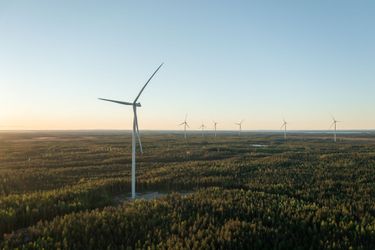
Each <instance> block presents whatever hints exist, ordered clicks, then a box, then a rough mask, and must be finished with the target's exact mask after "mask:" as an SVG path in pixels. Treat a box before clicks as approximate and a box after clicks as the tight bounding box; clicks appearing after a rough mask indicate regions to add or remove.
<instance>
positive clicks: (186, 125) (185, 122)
mask: <svg viewBox="0 0 375 250" xmlns="http://www.w3.org/2000/svg"><path fill="white" fill-rule="evenodd" d="M186 119H187V114H186V115H185V121H184V122H182V123H180V126H181V125H184V133H185V140H186V127H188V128H190V127H189V124H188V123H187V121H186Z"/></svg>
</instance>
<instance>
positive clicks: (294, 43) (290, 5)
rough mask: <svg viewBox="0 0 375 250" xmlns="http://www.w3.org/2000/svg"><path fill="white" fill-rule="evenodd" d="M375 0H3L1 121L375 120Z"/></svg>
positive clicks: (312, 123) (355, 126)
mask: <svg viewBox="0 0 375 250" xmlns="http://www.w3.org/2000/svg"><path fill="white" fill-rule="evenodd" d="M374 9H375V2H373V1H361V2H358V1H338V0H335V1H329V2H327V1H323V0H320V1H313V2H311V1H310V2H307V1H303V2H301V1H297V0H294V1H291V0H290V1H283V2H278V1H251V2H247V1H238V2H236V3H233V2H227V3H219V2H216V1H215V2H213V1H205V2H201V1H189V2H183V3H182V2H179V3H177V2H174V1H171V0H169V1H163V2H153V1H143V2H136V3H135V2H130V1H129V2H128V1H111V2H100V1H93V2H86V1H72V0H70V1H63V2H56V1H47V0H42V1H37V2H34V1H26V0H21V1H17V2H14V1H2V2H0V33H1V34H2V35H1V39H0V54H1V59H2V60H0V72H1V74H0V130H97V129H100V130H113V129H115V130H128V129H130V128H131V124H132V110H131V108H130V107H127V106H122V105H116V104H113V103H106V102H101V101H99V100H98V99H97V98H99V97H102V98H110V99H117V100H122V101H132V100H133V99H134V98H135V96H136V95H137V94H138V92H139V90H140V88H141V87H142V85H143V84H144V83H145V81H146V80H147V78H148V77H149V76H150V74H151V73H152V72H153V71H154V70H155V68H156V67H157V66H158V65H159V64H160V63H161V62H164V63H165V65H164V66H163V68H161V70H160V71H159V72H158V74H157V75H156V76H155V77H154V79H153V80H152V82H151V83H150V84H149V86H148V87H147V88H146V90H145V91H144V93H143V94H142V96H141V98H140V100H139V101H140V102H141V103H142V107H141V108H140V109H138V110H139V122H140V129H141V130H155V131H159V130H179V129H182V127H179V126H178V124H179V123H181V122H183V120H184V117H185V114H186V113H188V123H189V125H190V127H191V130H198V127H199V125H200V124H201V123H202V121H203V122H204V123H205V124H206V126H208V127H211V126H212V120H215V121H218V122H219V124H218V129H219V130H233V131H235V130H236V129H237V127H236V125H234V123H235V122H238V121H239V120H241V119H244V120H245V122H244V124H243V129H244V130H248V131H254V130H273V131H277V130H279V128H280V126H281V125H282V119H283V117H284V118H285V119H286V120H287V121H288V122H289V124H288V129H290V130H328V129H329V126H330V124H331V114H333V115H334V116H335V118H336V119H337V120H339V121H343V122H341V123H339V124H338V130H370V129H373V128H375V114H374V111H373V107H374V106H375V98H373V93H375V84H374V79H375V71H374V70H373V69H374V66H375V60H374V58H375V57H374V56H375V47H374V44H375V33H374V32H373V27H374V25H375V16H374V15H373V11H374Z"/></svg>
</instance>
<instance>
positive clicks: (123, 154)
mask: <svg viewBox="0 0 375 250" xmlns="http://www.w3.org/2000/svg"><path fill="white" fill-rule="evenodd" d="M1 140H2V141H1V143H0V235H2V236H0V241H2V242H1V243H0V246H2V248H5V249H13V248H21V249H41V248H44V249H54V248H58V249H127V248H129V247H130V248H143V249H155V248H170V249H198V248H205V249H249V248H250V249H253V248H255V249H322V248H325V249H350V248H353V249H374V248H375V221H374V220H375V144H374V143H373V140H374V137H373V136H372V135H366V137H364V136H362V135H347V136H346V137H345V140H343V141H340V142H339V143H337V144H334V143H332V142H331V140H329V139H328V138H326V137H325V135H311V136H309V137H308V138H305V137H304V136H303V135H291V136H290V139H289V141H288V142H287V143H284V142H282V141H281V140H279V139H278V136H277V135H267V134H248V135H246V134H244V136H243V137H242V138H238V137H232V136H230V135H228V136H220V137H218V138H217V139H214V138H211V137H206V138H203V139H202V138H201V137H198V136H194V137H191V138H189V143H186V142H185V141H184V140H183V138H182V137H180V136H178V135H170V134H160V135H158V134H146V135H145V136H144V140H143V142H144V146H145V154H144V155H143V156H138V159H137V161H138V165H137V191H138V192H146V191H159V192H166V193H169V192H182V193H185V192H192V193H191V194H189V195H187V196H181V195H178V194H173V195H169V196H167V197H164V198H161V199H157V200H153V201H135V202H125V203H124V200H122V198H119V197H121V196H119V195H120V194H126V193H128V192H129V191H130V163H131V156H130V152H131V150H130V137H129V136H119V135H116V134H109V133H103V134H95V133H83V132H80V133H71V134H69V133H57V132H56V133H54V134H34V133H24V134H13V133H8V134H1ZM127 142H129V143H127ZM254 144H255V145H258V144H262V145H265V146H263V147H258V146H254ZM194 190H199V191H197V192H194ZM125 201H126V200H125ZM119 203H120V204H119Z"/></svg>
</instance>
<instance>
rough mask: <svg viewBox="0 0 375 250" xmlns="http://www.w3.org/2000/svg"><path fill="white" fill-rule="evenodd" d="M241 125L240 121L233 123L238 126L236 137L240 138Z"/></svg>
mask: <svg viewBox="0 0 375 250" xmlns="http://www.w3.org/2000/svg"><path fill="white" fill-rule="evenodd" d="M242 123H243V120H241V121H240V122H237V123H234V124H236V125H238V136H241V131H242Z"/></svg>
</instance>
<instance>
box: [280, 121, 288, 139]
mask: <svg viewBox="0 0 375 250" xmlns="http://www.w3.org/2000/svg"><path fill="white" fill-rule="evenodd" d="M287 124H288V123H287V122H286V121H285V119H283V125H281V127H280V129H282V128H284V140H285V141H286V125H287Z"/></svg>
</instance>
